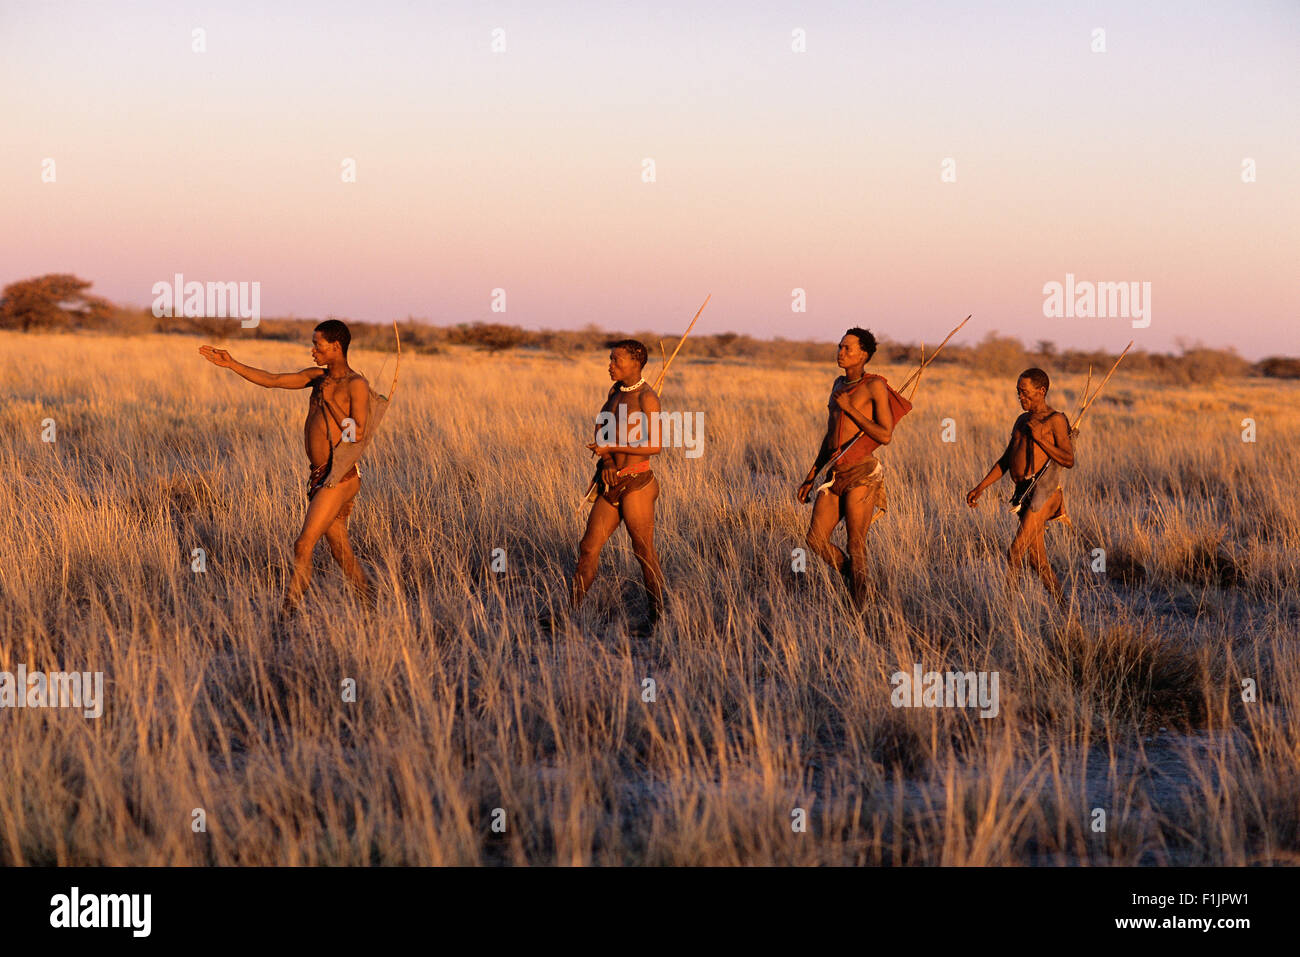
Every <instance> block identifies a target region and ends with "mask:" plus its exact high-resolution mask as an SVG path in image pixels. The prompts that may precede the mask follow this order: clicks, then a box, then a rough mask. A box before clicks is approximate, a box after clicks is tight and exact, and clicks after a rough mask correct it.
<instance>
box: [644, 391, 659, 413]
mask: <svg viewBox="0 0 1300 957" xmlns="http://www.w3.org/2000/svg"><path fill="white" fill-rule="evenodd" d="M640 398H641V408H643V409H645V410H647V411H649V412H658V411H659V393H658V392H656V391H655V390H654V389H652V388H651V387H650V386H649V385H647V386H646V387H645V388H644V389H642V390H641V396H640Z"/></svg>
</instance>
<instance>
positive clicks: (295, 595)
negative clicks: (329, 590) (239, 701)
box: [199, 319, 374, 613]
mask: <svg viewBox="0 0 1300 957" xmlns="http://www.w3.org/2000/svg"><path fill="white" fill-rule="evenodd" d="M351 341H352V335H351V333H350V332H349V331H348V327H347V325H346V324H345V323H343V322H340V321H339V320H338V319H327V320H325V321H324V322H322V323H321V324H320V325H318V326H317V327H316V329H315V331H314V332H313V333H312V337H311V358H312V361H313V362H314V363H315V366H313V367H310V368H306V369H302V370H300V371H298V372H281V373H275V372H265V371H263V370H261V369H254V368H253V367H252V366H246V365H244V364H243V363H242V362H237V361H236V360H235V359H234V358H232V357H231V355H230V353H229V352H227V351H226V350H225V349H216V348H213V347H212V346H207V345H205V346H201V347H200V348H199V353H200V354H201V355H202V356H203V358H205V359H207V360H208V361H209V362H211V363H212V364H213V365H216V366H220V367H221V368H223V369H230V370H231V371H233V372H235V373H237V374H238V375H240V376H243V377H244V378H245V379H247V380H248V381H249V382H252V383H253V384H255V385H260V386H262V387H263V388H266V389H311V396H310V398H309V399H308V402H307V420H306V423H305V425H304V427H303V441H304V444H305V446H306V450H307V461H308V463H309V465H310V467H311V473H310V475H309V477H308V481H307V500H308V505H307V515H306V517H305V518H304V520H303V525H302V531H301V532H299V533H298V538H297V540H296V541H295V542H294V544H293V558H294V568H293V577H292V578H291V579H290V581H289V587H288V590H287V591H286V593H285V596H284V608H283V611H284V612H285V613H288V612H291V611H293V610H294V609H295V608H296V607H297V605H298V602H299V601H300V600H301V599H302V595H303V592H304V591H305V590H306V588H307V583H308V581H309V580H310V578H311V555H312V550H313V549H314V548H315V547H316V543H317V542H318V541H319V540H320V538H321V536H324V538H325V541H326V542H327V543H328V544H329V549H330V554H331V555H333V556H334V560H335V561H337V562H338V563H339V567H340V568H341V569H342V570H343V574H344V575H345V576H346V577H347V579H348V581H349V582H351V584H352V586H353V588H354V589H355V590H356V592H357V594H358V595H359V596H361V597H362V599H363V600H365V601H367V602H372V601H373V597H374V596H373V590H372V589H371V587H370V583H369V581H368V580H367V578H366V573H365V571H364V570H363V569H362V568H361V563H360V562H358V561H357V558H356V555H354V554H353V552H352V546H351V544H350V543H349V541H348V517H349V516H350V515H351V513H352V503H353V499H355V498H356V495H357V492H358V490H359V489H360V488H361V475H360V472H359V471H358V469H357V467H356V466H355V465H354V466H353V467H352V468H350V469H349V470H348V471H347V473H346V474H345V475H343V476H342V478H341V480H340V481H339V482H338V483H337V484H336V485H333V486H330V485H327V484H326V480H327V478H328V477H329V474H330V469H331V467H332V466H333V462H334V449H335V446H337V445H338V444H339V443H340V442H343V441H348V442H360V441H361V439H362V438H363V436H364V435H365V433H366V426H367V420H368V418H369V409H370V386H369V385H368V383H367V382H366V379H365V377H364V376H362V375H361V374H360V373H359V372H355V371H353V369H352V368H351V367H350V366H349V365H348V344H349V343H350V342H351Z"/></svg>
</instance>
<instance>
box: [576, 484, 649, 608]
mask: <svg viewBox="0 0 1300 957" xmlns="http://www.w3.org/2000/svg"><path fill="white" fill-rule="evenodd" d="M657 498H659V480H658V479H657V478H655V479H652V480H651V481H650V484H649V485H647V486H645V488H640V489H637V490H636V491H635V492H628V493H626V494H625V495H624V496H623V498H622V501H621V503H620V505H619V507H618V508H615V507H614V506H613V505H610V504H609V502H607V501H605V499H603V498H600V497H597V498H596V504H595V505H593V506H592V507H591V514H589V515H588V516H587V530H586V532H584V533H583V536H582V541H581V542H580V543H579V545H578V567H577V570H576V571H575V572H574V575H573V593H572V607H573V608H577V607H578V606H579V605H580V604H582V600H583V598H585V597H586V595H587V589H589V588H590V587H591V583H592V582H593V581H595V579H596V570H597V568H598V567H599V565H600V552H601V549H603V548H604V547H605V543H606V542H607V541H609V537H610V536H611V535H613V534H614V530H615V529H617V528H618V526H619V522H620V521H621V522H622V523H623V524H624V525H626V526H627V534H628V537H629V538H631V540H632V554H633V555H635V556H636V560H637V564H639V565H640V566H641V575H642V577H643V578H644V580H645V590H646V597H647V598H648V599H649V601H650V617H651V619H652V620H657V619H658V617H659V615H660V614H662V612H663V602H664V576H663V571H662V570H661V569H660V568H659V556H658V555H656V554H655V500H656V499H657Z"/></svg>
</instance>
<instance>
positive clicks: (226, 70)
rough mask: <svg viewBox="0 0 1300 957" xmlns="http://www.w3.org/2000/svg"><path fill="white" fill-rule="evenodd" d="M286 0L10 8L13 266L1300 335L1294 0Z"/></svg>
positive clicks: (1299, 31) (763, 329)
mask: <svg viewBox="0 0 1300 957" xmlns="http://www.w3.org/2000/svg"><path fill="white" fill-rule="evenodd" d="M264 7H268V8H270V9H271V10H273V11H274V12H267V11H266V10H265V9H263V8H264ZM289 9H290V7H289V6H288V5H282V4H275V3H271V4H263V3H220V4H207V3H202V4H199V3H186V2H140V3H133V4H122V3H76V4H73V3H59V2H48V3H47V2H15V0H0V115H2V116H3V118H4V123H3V130H4V132H3V136H0V227H2V228H0V283H8V282H12V281H14V280H16V279H21V278H25V277H28V276H33V275H38V274H41V273H46V272H74V273H76V274H78V275H80V276H82V277H83V278H86V279H91V280H93V281H94V283H95V287H94V291H95V292H97V293H99V294H100V295H104V296H107V297H109V298H110V299H113V300H115V301H118V302H123V303H134V304H137V305H141V306H147V305H149V303H150V302H151V300H152V293H151V288H152V286H153V284H154V283H155V282H157V281H159V280H168V281H170V279H171V277H172V275H173V274H174V273H177V272H181V273H183V274H184V275H185V277H186V279H191V280H200V281H207V280H215V281H258V282H260V283H261V302H262V313H263V315H265V316H278V315H287V314H294V315H298V316H310V317H323V316H325V315H331V314H332V315H337V316H343V317H348V318H353V319H364V320H375V321H387V320H390V319H393V318H405V317H406V316H407V315H414V316H417V317H423V318H426V319H428V320H429V321H431V322H435V323H453V322H472V321H476V320H479V321H485V322H490V321H500V322H508V323H512V324H517V325H522V326H525V327H529V328H538V327H550V328H577V327H581V326H583V325H585V324H587V323H596V324H598V325H601V326H603V327H606V328H609V329H622V330H628V331H631V330H652V331H656V332H661V333H671V332H676V331H679V330H680V329H681V328H682V326H684V324H685V323H686V322H687V321H688V320H689V319H690V317H691V315H692V314H693V313H694V312H695V309H696V308H698V306H699V303H700V302H701V301H702V300H703V299H704V296H705V295H706V294H708V293H712V295H713V299H712V302H711V303H710V305H709V310H708V311H707V312H706V313H705V316H704V318H703V319H701V324H700V327H699V331H701V332H706V331H708V332H722V331H736V332H744V333H749V334H751V335H755V336H759V337H770V336H775V335H783V336H786V337H789V338H824V339H827V340H829V339H833V338H835V337H837V336H838V335H839V334H840V333H841V332H842V331H843V329H844V328H845V327H846V326H848V325H854V324H865V325H868V326H870V327H871V328H872V329H874V330H875V331H876V332H877V333H879V334H882V335H883V336H885V337H888V338H891V339H895V340H901V341H917V340H919V339H922V338H924V339H926V340H927V341H930V342H933V341H936V340H937V339H938V338H940V337H941V336H942V334H943V333H944V332H946V331H947V330H948V329H950V328H951V327H952V326H953V325H955V324H956V323H957V322H958V321H959V320H960V319H961V318H962V317H964V316H965V315H966V314H967V313H974V314H975V320H973V321H972V324H971V326H970V327H968V329H969V330H970V331H971V333H972V337H973V338H978V337H979V336H980V335H982V334H983V333H984V332H987V331H989V330H992V329H997V330H999V331H1001V332H1003V333H1009V334H1012V335H1016V336H1018V337H1020V338H1021V339H1023V340H1025V341H1026V342H1027V343H1033V342H1034V341H1036V340H1038V339H1052V340H1055V341H1056V342H1057V343H1059V344H1061V345H1064V346H1084V347H1103V348H1121V347H1122V346H1123V344H1124V343H1126V342H1127V341H1128V340H1129V339H1130V338H1136V339H1137V342H1138V345H1139V347H1143V348H1149V349H1161V350H1163V349H1168V348H1172V347H1173V346H1174V344H1175V342H1176V341H1177V340H1179V339H1183V340H1189V341H1191V340H1200V341H1202V342H1204V343H1205V344H1207V345H1212V346H1223V345H1230V344H1235V345H1236V346H1237V348H1238V349H1239V351H1241V352H1242V354H1243V355H1246V356H1248V357H1252V358H1253V357H1258V356H1261V355H1266V354H1281V353H1287V354H1296V353H1300V332H1297V322H1298V321H1300V292H1298V291H1297V288H1298V287H1297V277H1298V275H1300V268H1298V263H1300V255H1298V253H1300V225H1298V224H1300V108H1298V106H1297V105H1298V104H1300V3H1296V2H1291V0H1288V2H1281V0H1278V2H1264V0H1248V2H1241V3H1229V2H1222V3H1195V2H1172V0H1171V2H1159V3H1144V4H1133V3H1131V2H1122V3H1104V2H1098V3H1047V4H1044V3H1041V2H1028V0H1027V2H1018V3H1011V2H1005V3H992V4H986V5H981V4H974V3H970V4H967V3H956V2H949V3H937V2H936V3H924V2H922V3H869V4H864V3H811V4H794V3H789V4H782V3H729V4H712V5H709V11H708V12H704V11H703V9H702V7H701V6H700V5H697V4H689V3H677V4H666V3H655V4H626V3H616V4H600V3H555V4H551V3H548V4H522V3H495V4H494V3H436V4H433V3H415V2H410V3H398V2H383V0H375V2H369V3H357V4H353V3H347V4H344V3H334V2H323V3H303V4H299V5H295V6H294V7H293V8H292V9H294V10H296V11H297V12H294V13H290V12H286V11H288V10H289ZM196 27H197V28H202V29H203V30H205V31H206V44H207V51H206V52H204V53H195V52H193V51H192V49H191V31H192V30H193V29H194V28H196ZM1098 27H1100V28H1102V29H1104V30H1105V45H1106V51H1105V52H1104V53H1094V52H1092V50H1091V46H1092V44H1093V30H1094V29H1095V28H1098ZM494 28H501V29H503V30H504V31H505V34H504V36H505V43H506V50H505V52H503V53H493V52H492V49H491V44H492V31H493V29H494ZM796 28H802V29H803V30H805V31H806V36H807V52H804V53H795V52H792V50H791V43H792V31H793V30H795V29H796ZM347 157H351V158H354V159H355V161H356V170H357V181H356V182H355V183H345V182H342V181H341V176H340V173H341V163H342V162H343V160H344V159H345V158H347ZM647 157H648V158H651V159H653V160H654V163H655V172H656V181H655V182H653V183H646V182H643V181H642V160H643V159H644V158H647ZM945 158H952V160H953V161H954V163H955V173H956V180H955V182H943V181H942V180H941V176H940V173H941V164H942V163H943V161H944V160H945ZM46 159H53V160H54V162H55V169H56V174H57V175H56V181H55V182H52V183H50V182H42V177H41V172H42V162H43V161H44V160H46ZM1247 159H1251V160H1253V161H1254V164H1255V170H1256V173H1255V175H1256V181H1255V182H1250V183H1246V182H1243V181H1242V170H1243V161H1244V160H1247ZM1066 273H1072V274H1074V276H1075V277H1076V279H1077V280H1079V281H1083V280H1089V281H1105V282H1134V281H1135V282H1138V283H1143V282H1149V283H1150V284H1151V290H1152V292H1151V324H1150V326H1149V327H1148V328H1144V329H1142V328H1139V329H1135V328H1132V326H1131V323H1130V321H1129V320H1127V319H1118V318H1108V319H1100V318H1069V319H1067V318H1059V319H1048V318H1045V317H1044V315H1043V302H1044V298H1045V296H1044V293H1043V286H1044V284H1045V283H1048V282H1051V281H1057V282H1063V281H1064V279H1065V276H1066ZM497 287H501V288H504V289H505V290H506V294H507V301H508V311H507V312H506V313H505V314H504V315H503V314H496V313H493V312H491V311H490V305H491V295H492V290H493V289H494V288H497ZM796 287H799V288H802V289H804V290H806V293H807V312H806V313H794V312H792V311H791V307H790V304H791V290H792V289H794V288H796ZM706 325H707V328H706Z"/></svg>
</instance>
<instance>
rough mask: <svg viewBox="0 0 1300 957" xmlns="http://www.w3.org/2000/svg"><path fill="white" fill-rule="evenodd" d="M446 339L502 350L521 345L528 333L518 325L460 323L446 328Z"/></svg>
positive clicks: (488, 349) (482, 347) (526, 338)
mask: <svg viewBox="0 0 1300 957" xmlns="http://www.w3.org/2000/svg"><path fill="white" fill-rule="evenodd" d="M448 340H449V341H450V342H454V343H459V344H461V345H468V346H477V347H478V348H480V349H486V350H487V351H488V352H504V351H505V350H507V349H513V348H514V347H515V346H519V345H523V344H524V343H525V342H526V341H527V340H528V334H527V333H526V332H524V330H523V329H520V328H519V327H518V326H506V325H502V324H501V323H498V322H476V323H474V324H473V325H465V324H464V323H461V324H460V325H458V326H455V327H454V328H452V329H450V330H448Z"/></svg>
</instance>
